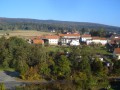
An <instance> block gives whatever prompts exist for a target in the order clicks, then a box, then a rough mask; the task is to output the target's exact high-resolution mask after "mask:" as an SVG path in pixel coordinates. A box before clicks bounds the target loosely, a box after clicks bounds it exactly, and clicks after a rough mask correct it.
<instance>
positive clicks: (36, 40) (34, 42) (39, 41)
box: [32, 39, 44, 45]
mask: <svg viewBox="0 0 120 90" xmlns="http://www.w3.org/2000/svg"><path fill="white" fill-rule="evenodd" d="M32 43H33V44H41V45H44V41H43V40H41V39H33V40H32Z"/></svg>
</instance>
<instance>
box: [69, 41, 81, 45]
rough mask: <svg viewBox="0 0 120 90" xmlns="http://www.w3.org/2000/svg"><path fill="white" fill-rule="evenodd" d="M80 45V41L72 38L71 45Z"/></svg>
mask: <svg viewBox="0 0 120 90" xmlns="http://www.w3.org/2000/svg"><path fill="white" fill-rule="evenodd" d="M79 45H80V43H79V41H77V40H72V41H71V42H70V46H79Z"/></svg>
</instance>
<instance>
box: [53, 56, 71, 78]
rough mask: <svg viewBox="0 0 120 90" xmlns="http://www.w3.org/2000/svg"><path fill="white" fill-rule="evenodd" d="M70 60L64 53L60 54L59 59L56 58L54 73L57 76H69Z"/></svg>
mask: <svg viewBox="0 0 120 90" xmlns="http://www.w3.org/2000/svg"><path fill="white" fill-rule="evenodd" d="M70 65H71V63H70V61H69V60H68V58H67V57H66V56H64V55H61V56H60V59H58V60H57V62H56V63H55V66H54V73H55V74H57V75H58V76H64V77H66V76H69V75H70V72H71V68H70Z"/></svg>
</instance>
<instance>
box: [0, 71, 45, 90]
mask: <svg viewBox="0 0 120 90" xmlns="http://www.w3.org/2000/svg"><path fill="white" fill-rule="evenodd" d="M18 76H19V73H18V72H15V71H14V72H11V71H0V83H4V84H5V87H6V89H10V90H15V87H16V86H23V85H25V84H31V83H44V81H42V82H38V81H35V82H27V81H22V80H21V81H19V80H17V77H18Z"/></svg>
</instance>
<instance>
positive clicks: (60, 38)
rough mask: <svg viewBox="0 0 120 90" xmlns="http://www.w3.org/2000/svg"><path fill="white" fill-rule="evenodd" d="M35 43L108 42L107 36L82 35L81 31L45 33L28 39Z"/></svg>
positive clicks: (103, 43)
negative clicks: (55, 33)
mask: <svg viewBox="0 0 120 90" xmlns="http://www.w3.org/2000/svg"><path fill="white" fill-rule="evenodd" d="M28 42H29V43H33V44H49V45H70V46H78V45H80V43H86V44H87V45H90V44H92V43H95V44H99V43H100V44H102V45H105V44H106V43H107V39H106V38H100V37H92V36H91V35H90V34H84V35H80V34H79V33H72V34H71V33H69V34H58V35H44V36H39V37H33V38H31V39H29V40H28Z"/></svg>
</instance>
